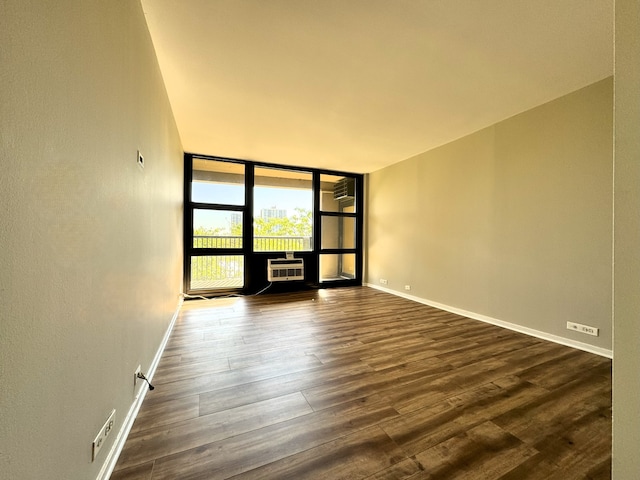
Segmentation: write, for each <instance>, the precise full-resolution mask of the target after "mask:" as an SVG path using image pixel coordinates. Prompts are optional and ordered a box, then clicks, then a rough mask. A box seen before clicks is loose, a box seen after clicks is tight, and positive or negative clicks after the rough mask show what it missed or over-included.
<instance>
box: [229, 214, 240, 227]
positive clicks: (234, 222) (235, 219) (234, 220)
mask: <svg viewBox="0 0 640 480" xmlns="http://www.w3.org/2000/svg"><path fill="white" fill-rule="evenodd" d="M235 225H242V214H241V213H232V214H231V226H232V227H233V226H235Z"/></svg>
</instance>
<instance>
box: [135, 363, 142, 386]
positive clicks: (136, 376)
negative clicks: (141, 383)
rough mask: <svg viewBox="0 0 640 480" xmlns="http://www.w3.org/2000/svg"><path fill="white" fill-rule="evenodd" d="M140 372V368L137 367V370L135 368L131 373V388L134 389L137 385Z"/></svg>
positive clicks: (139, 366)
mask: <svg viewBox="0 0 640 480" xmlns="http://www.w3.org/2000/svg"><path fill="white" fill-rule="evenodd" d="M141 371H142V366H141V365H138V368H136V371H135V372H133V386H134V388H135V386H136V385H137V384H138V374H139V373H140V372H141Z"/></svg>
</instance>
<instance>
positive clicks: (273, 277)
mask: <svg viewBox="0 0 640 480" xmlns="http://www.w3.org/2000/svg"><path fill="white" fill-rule="evenodd" d="M267 280H269V281H270V282H288V281H292V280H304V260H303V259H301V258H294V259H283V258H275V259H271V258H270V259H269V260H268V264H267Z"/></svg>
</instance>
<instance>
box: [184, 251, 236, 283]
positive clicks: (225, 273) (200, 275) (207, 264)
mask: <svg viewBox="0 0 640 480" xmlns="http://www.w3.org/2000/svg"><path fill="white" fill-rule="evenodd" d="M242 286H244V257H243V256H242V255H212V256H204V255H203V256H197V257H196V256H194V257H191V285H190V289H191V290H212V289H216V288H240V287H242Z"/></svg>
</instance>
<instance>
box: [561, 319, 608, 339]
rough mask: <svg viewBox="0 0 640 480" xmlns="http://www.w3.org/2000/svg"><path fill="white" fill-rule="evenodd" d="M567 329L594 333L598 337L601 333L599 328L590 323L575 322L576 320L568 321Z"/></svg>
mask: <svg viewBox="0 0 640 480" xmlns="http://www.w3.org/2000/svg"><path fill="white" fill-rule="evenodd" d="M567 330H573V331H574V332H580V333H586V334H587V335H593V336H594V337H597V336H598V335H599V333H600V329H599V328H596V327H590V326H589V325H582V324H580V323H574V322H567Z"/></svg>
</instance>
